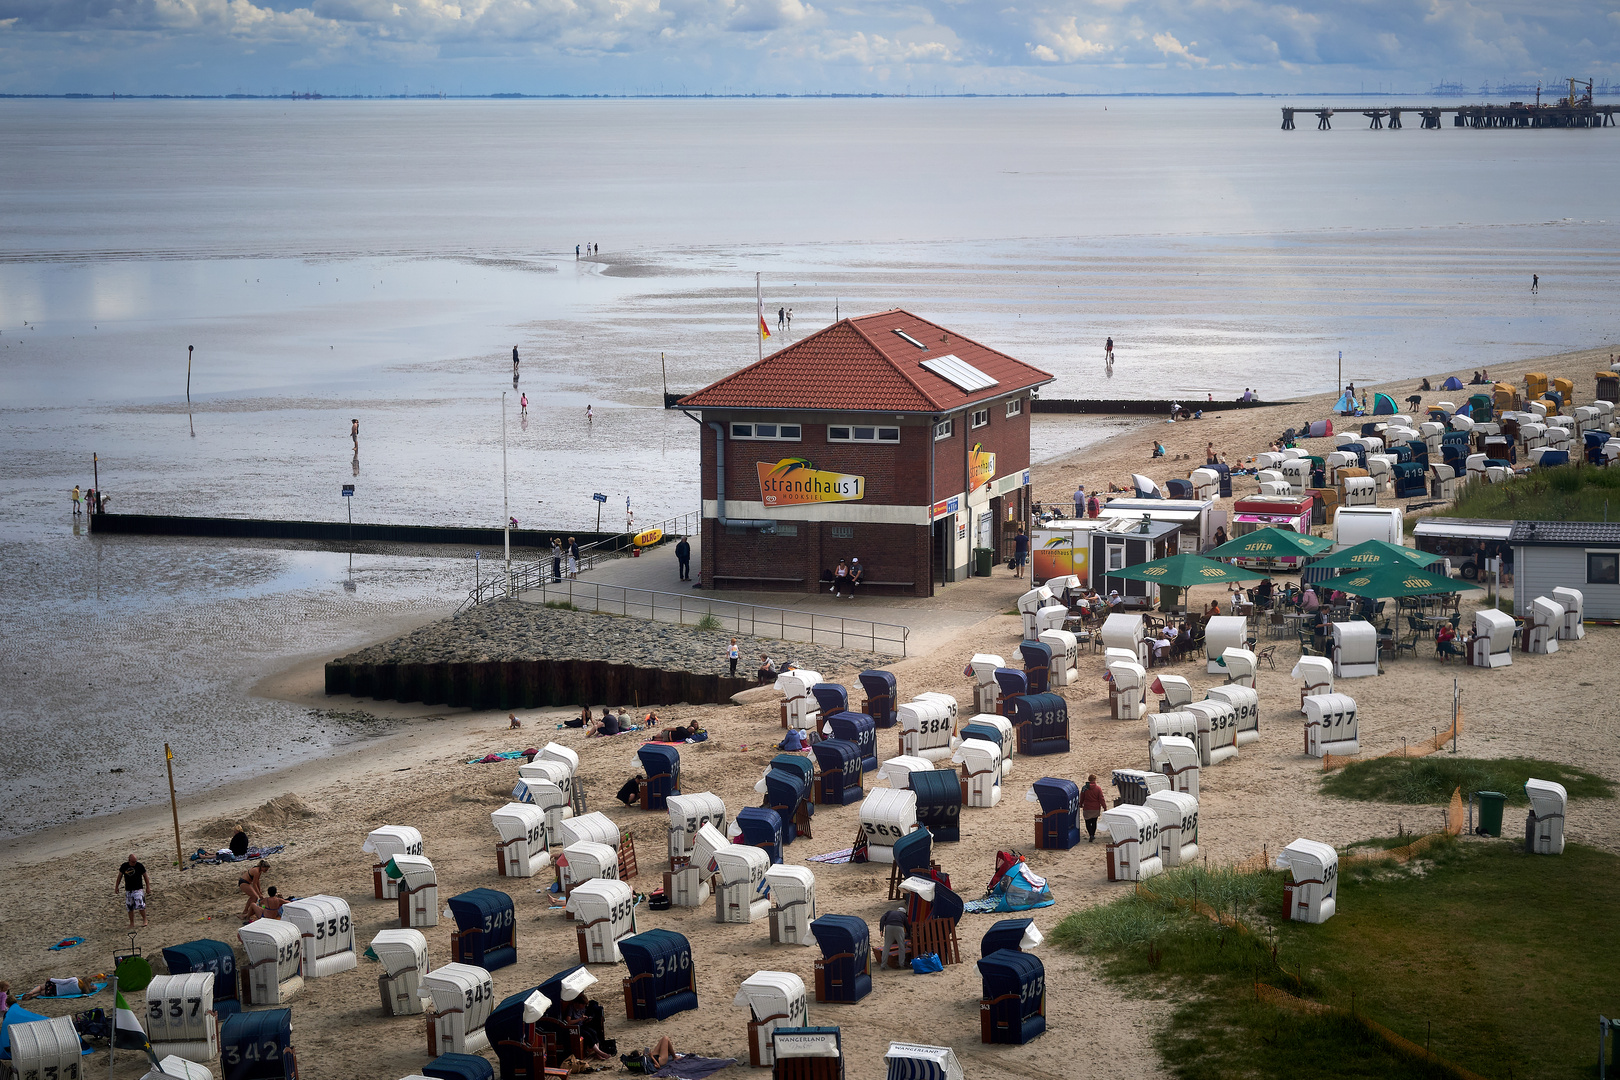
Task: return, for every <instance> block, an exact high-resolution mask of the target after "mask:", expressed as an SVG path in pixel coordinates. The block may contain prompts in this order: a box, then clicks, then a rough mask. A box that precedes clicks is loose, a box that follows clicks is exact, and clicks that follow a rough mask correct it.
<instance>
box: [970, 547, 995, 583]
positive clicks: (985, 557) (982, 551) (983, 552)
mask: <svg viewBox="0 0 1620 1080" xmlns="http://www.w3.org/2000/svg"><path fill="white" fill-rule="evenodd" d="M995 565H996V549H995V548H974V549H973V572H974V574H976V575H977V576H979V577H989V576H990V568H991V567H992V566H995Z"/></svg>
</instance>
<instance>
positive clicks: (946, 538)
mask: <svg viewBox="0 0 1620 1080" xmlns="http://www.w3.org/2000/svg"><path fill="white" fill-rule="evenodd" d="M955 522H956V518H955V517H954V516H947V517H942V518H940V519H939V520H938V521H936V522H934V545H933V546H934V557H933V559H932V564H933V572H934V578H933V580H934V581H937V582H940V583H943V582H944V581H945V580H946V577H945V571H946V568H947V566H948V565H949V551H950V543H951V539H952V537H951V530H952V529H953V528H955ZM929 584H930V588H929V592H933V588H932V585H933V582H930V583H929Z"/></svg>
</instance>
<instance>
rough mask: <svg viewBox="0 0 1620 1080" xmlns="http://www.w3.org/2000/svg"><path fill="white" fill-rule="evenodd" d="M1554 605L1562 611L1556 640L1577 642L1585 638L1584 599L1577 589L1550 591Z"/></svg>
mask: <svg viewBox="0 0 1620 1080" xmlns="http://www.w3.org/2000/svg"><path fill="white" fill-rule="evenodd" d="M1552 598H1553V602H1554V603H1555V604H1560V605H1562V606H1563V609H1564V619H1563V622H1562V623H1561V624H1560V625H1559V627H1558V640H1560V641H1579V640H1580V639H1582V638H1584V637H1585V636H1586V626H1585V620H1586V597H1585V596H1584V595H1582V593H1581V591H1580V590H1579V589H1566V588H1562V587H1560V588H1556V589H1554V590H1553V591H1552Z"/></svg>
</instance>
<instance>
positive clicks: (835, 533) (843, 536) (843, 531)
mask: <svg viewBox="0 0 1620 1080" xmlns="http://www.w3.org/2000/svg"><path fill="white" fill-rule="evenodd" d="M832 538H833V539H834V540H853V539H855V528H854V526H851V525H834V526H833V527H832Z"/></svg>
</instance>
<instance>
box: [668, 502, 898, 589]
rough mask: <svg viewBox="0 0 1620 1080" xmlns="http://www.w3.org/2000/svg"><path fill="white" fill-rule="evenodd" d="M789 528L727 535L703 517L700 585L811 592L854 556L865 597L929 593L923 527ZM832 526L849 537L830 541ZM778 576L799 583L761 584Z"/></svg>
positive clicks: (801, 524) (828, 524)
mask: <svg viewBox="0 0 1620 1080" xmlns="http://www.w3.org/2000/svg"><path fill="white" fill-rule="evenodd" d="M784 524H789V523H787V522H784ZM791 524H796V525H797V526H798V529H799V534H798V535H797V536H781V535H775V536H772V535H769V534H766V533H761V532H759V531H758V530H757V529H749V530H748V531H747V532H745V533H742V534H741V535H732V534H731V533H730V532H728V531H727V530H726V529H725V528H723V527H721V525H720V523H719V522H718V521H716V520H714V519H713V518H707V519H705V520H704V522H703V533H702V537H703V545H702V555H703V562H702V567H701V569H700V580H701V582H702V583H703V585H704V587H705V588H713V589H750V590H761V591H777V590H780V591H784V592H809V593H813V592H816V591H818V590H819V589H821V588H822V585H821V572H822V571H823V570H831V569H832V568H833V567H835V566H837V565H838V560H840V559H844V560H849V559H854V558H858V559H860V560H861V565H862V566H864V567H865V568H866V569H865V571H864V577H865V579H866V580H867V581H869V582H872V583H873V584H872V586H871V587H870V588H869V589H866V590H865V591H866V592H867V593H870V594H901V595H906V596H927V595H928V577H929V565H928V557H929V551H928V529H926V528H924V527H922V526H917V525H891V524H865V523H861V522H854V523H851V524H848V525H844V524H842V523H838V524H835V523H832V522H814V521H800V522H793V523H791ZM834 528H840V529H842V528H848V529H850V530H851V531H852V532H853V534H854V535H853V536H852V537H850V538H847V539H846V538H843V537H837V538H835V537H834V536H833V534H832V532H833V529H834ZM716 574H718V575H719V580H716ZM779 578H788V579H799V580H786V581H782V580H764V579H779ZM878 582H896V583H898V584H894V585H879V584H877V583H878ZM905 582H910V583H911V584H910V585H905V584H904V583H905Z"/></svg>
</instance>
